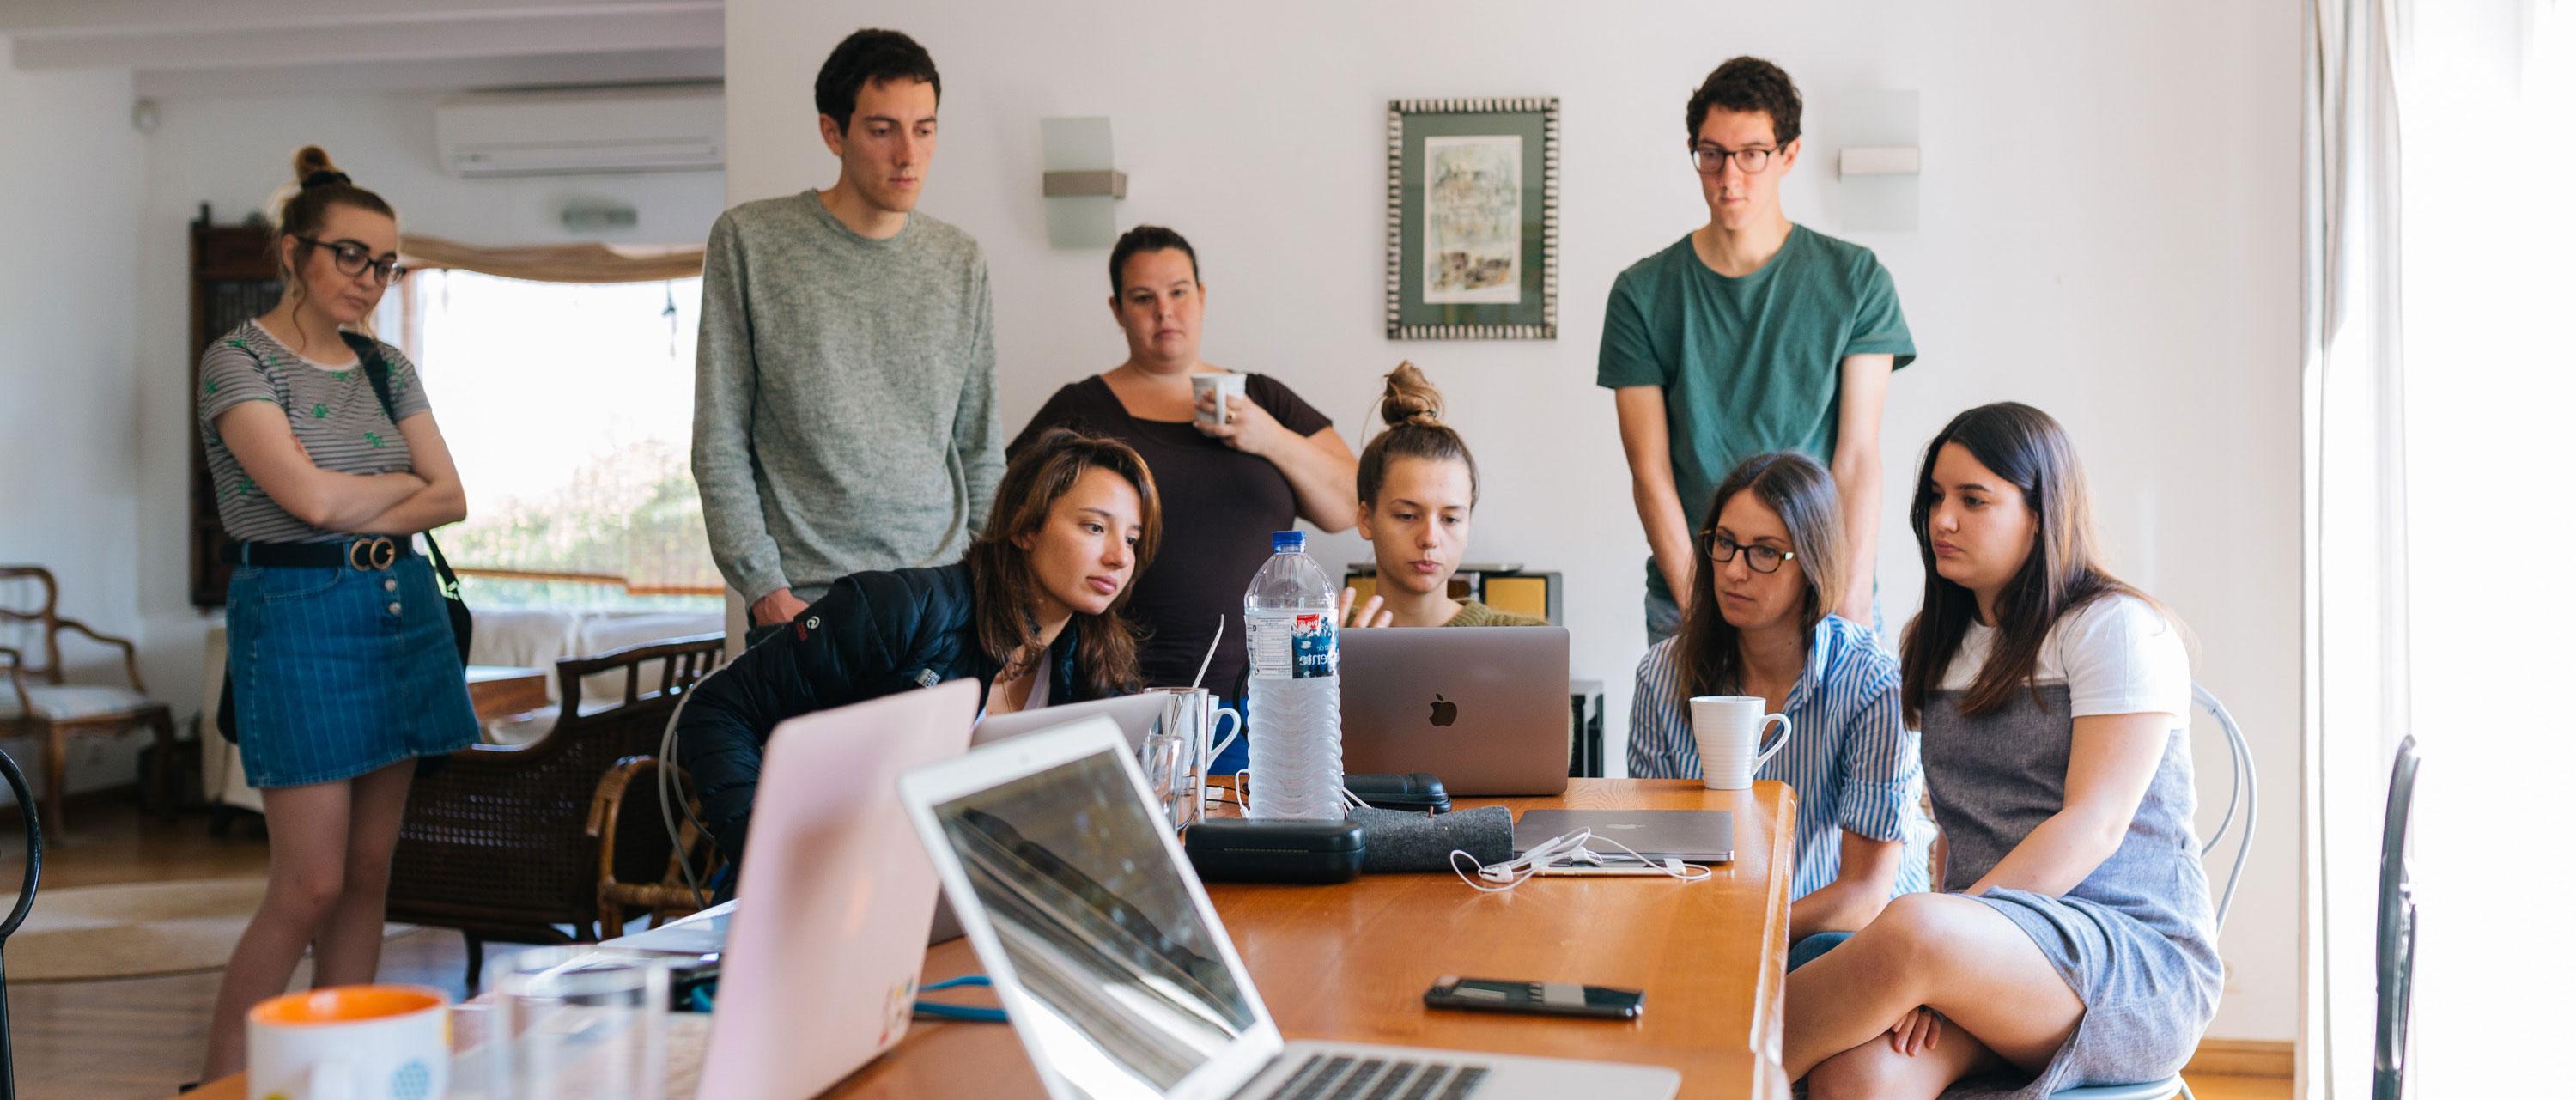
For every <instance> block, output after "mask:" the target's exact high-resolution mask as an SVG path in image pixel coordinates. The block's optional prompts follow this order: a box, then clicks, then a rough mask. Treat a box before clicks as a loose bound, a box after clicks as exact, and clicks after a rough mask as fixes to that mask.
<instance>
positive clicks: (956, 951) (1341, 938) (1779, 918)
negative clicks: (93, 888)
mask: <svg viewBox="0 0 2576 1100" xmlns="http://www.w3.org/2000/svg"><path fill="white" fill-rule="evenodd" d="M1457 805H1458V808H1460V809H1467V808H1472V807H1475V806H1482V805H1504V806H1509V807H1512V809H1513V811H1514V812H1515V814H1517V813H1518V812H1519V811H1520V810H1523V809H1533V808H1539V807H1563V808H1568V809H1597V810H1609V809H1655V810H1682V809H1712V810H1721V809H1722V810H1730V811H1733V813H1734V815H1735V858H1734V860H1733V861H1732V862H1729V863H1724V864H1720V865H1717V866H1716V867H1715V868H1714V869H1713V872H1712V874H1711V875H1710V876H1709V878H1708V879H1706V880H1705V881H1700V882H1690V883H1683V882H1676V881H1673V880H1671V879H1667V878H1660V877H1616V878H1585V877H1542V878H1536V879H1532V880H1529V881H1527V882H1525V883H1523V884H1522V885H1521V886H1520V887H1518V888H1516V889H1514V890H1511V891H1509V892H1505V893H1480V892H1478V891H1476V890H1474V889H1472V888H1470V887H1469V886H1468V885H1467V884H1466V883H1464V882H1462V881H1460V880H1459V878H1458V876H1456V875H1454V874H1448V873H1426V874H1373V875H1365V876H1362V877H1361V878H1360V879H1358V880H1357V881H1354V882H1350V883H1345V884H1341V885H1332V886H1302V885H1252V884H1237V883H1211V884H1209V886H1208V894H1209V897H1210V899H1211V900H1213V901H1214V902H1215V904H1216V908H1217V913H1218V915H1219V917H1220V918H1221V919H1222V920H1223V921H1224V922H1225V927H1226V932H1227V933H1228V934H1229V935H1230V936H1232V937H1233V940H1234V946H1235V949H1236V951H1237V952H1238V953H1239V954H1240V955H1241V956H1242V958H1243V962H1244V965H1245V967H1246V968H1248V969H1249V970H1250V971H1251V974H1252V979H1253V983H1254V986H1255V988H1256V989H1257V990H1258V991H1259V993H1260V996H1261V999H1262V1001H1263V1002H1264V1003H1265V1004H1266V1005H1267V1006H1268V1008H1269V1010H1270V1014H1271V1016H1272V1018H1273V1019H1274V1020H1275V1021H1276V1022H1277V1024H1278V1026H1279V1030H1280V1032H1281V1033H1282V1034H1283V1035H1284V1036H1285V1037H1287V1038H1288V1039H1291V1040H1296V1039H1321V1040H1341V1041H1346V1042H1362V1043H1384V1044H1391V1045H1399V1046H1421V1047H1436V1048H1446V1049H1453V1050H1467V1051H1491V1052H1495V1053H1502V1054H1521V1055H1537V1056H1544V1057H1554V1058H1571V1059H1582V1060H1595V1061H1614V1062H1635V1063H1644V1064H1651V1065H1661V1066H1670V1067H1672V1068H1674V1069H1676V1070H1679V1071H1680V1072H1681V1075H1682V1086H1681V1095H1682V1096H1684V1097H1692V1098H1700V1097H1707V1098H1725V1100H1739V1098H1750V1100H1786V1098H1787V1097H1788V1096H1789V1095H1790V1093H1789V1081H1788V1079H1787V1077H1786V1076H1784V1075H1783V1074H1782V1072H1781V1069H1780V1066H1779V1054H1780V1029H1781V992H1782V984H1783V968H1784V966H1785V964H1786V962H1787V957H1788V934H1789V881H1790V879H1791V877H1792V872H1793V870H1794V868H1795V864H1794V862H1793V859H1794V855H1795V839H1796V832H1795V828H1794V826H1795V823H1796V820H1797V795H1796V793H1795V792H1793V791H1791V790H1790V789H1789V788H1787V787H1786V786H1784V785H1782V784H1780V783H1776V782H1772V781H1768V780H1764V781H1759V782H1756V783H1755V784H1754V785H1753V788H1752V789H1751V790H1746V791H1712V790H1708V789H1706V788H1704V787H1702V786H1701V785H1700V783H1699V782H1698V781H1697V780H1632V779H1575V780H1571V781H1570V786H1569V787H1568V788H1567V790H1566V792H1565V793H1564V795H1562V796H1561V797H1551V798H1502V799H1478V798H1461V799H1458V800H1457ZM982 969H983V967H982V965H981V964H980V963H979V962H977V960H976V957H975V950H974V947H973V946H972V945H971V944H969V943H968V942H967V941H966V940H964V939H956V940H950V941H948V942H946V943H943V944H939V945H937V946H934V947H932V948H931V949H930V953H929V957H928V959H927V960H926V961H925V963H924V966H923V969H922V979H923V981H924V983H925V984H927V983H929V982H934V981H940V980H944V979H947V978H952V977H957V976H960V975H964V974H972V973H976V972H979V971H981V970H982ZM1445 975H1458V976H1464V977H1482V978H1503V979H1512V980H1530V981H1558V982H1580V983H1584V984H1590V985H1605V986H1615V987H1620V988H1627V989H1638V990H1643V991H1645V994H1646V998H1645V1011H1644V1012H1643V1013H1642V1014H1641V1015H1640V1017H1639V1018H1638V1019H1636V1020H1633V1021H1604V1020H1586V1019H1567V1018H1559V1017H1544V1016H1524V1015H1505V1014H1496V1013H1479V1012H1456V1011H1443V1010H1435V1009H1428V1008H1426V1007H1425V1006H1424V1005H1423V1003H1422V993H1423V990H1425V989H1427V988H1429V987H1430V986H1431V984H1432V983H1433V981H1434V980H1436V979H1438V978H1440V977H1442V976H1445ZM959 992H961V993H963V992H964V991H959ZM941 996H942V998H943V999H947V1000H950V1001H953V1002H956V1003H968V1004H972V1003H984V1004H990V1003H992V1001H991V1000H990V993H989V991H982V992H981V996H980V998H979V997H978V996H977V995H975V994H973V993H966V994H965V995H951V993H948V992H943V993H942V994H941ZM675 1034H676V1033H675ZM689 1034H690V1035H692V1036H693V1037H695V1041H703V1036H704V1034H705V1029H703V1028H696V1029H691V1031H690V1032H689ZM675 1053H677V1052H675ZM681 1056H682V1057H686V1055H685V1054H682V1055H681ZM691 1068H694V1067H691ZM675 1076H679V1075H678V1074H675ZM686 1076H688V1077H692V1078H693V1077H694V1076H695V1074H694V1073H689V1074H687V1075H686ZM676 1094H681V1095H684V1093H676ZM719 1094H720V1093H719ZM242 1096H243V1084H242V1081H241V1078H240V1077H238V1076H235V1077H230V1078H226V1079H224V1080H221V1081H216V1082H212V1083H210V1084H209V1085H208V1086H207V1087H206V1088H205V1089H203V1090H201V1091H199V1092H195V1093H190V1094H188V1100H237V1098H241V1097H242ZM823 1096H824V1097H826V1098H828V1100H875V1098H879V1097H903V1098H916V1097H944V1096H958V1097H976V1098H978V1100H988V1098H989V1100H1014V1098H1029V1100H1040V1098H1043V1097H1044V1096H1045V1092H1044V1090H1043V1088H1042V1087H1041V1086H1040V1084H1039V1082H1038V1078H1037V1073H1036V1071H1035V1070H1034V1069H1033V1068H1032V1067H1031V1066H1030V1063H1029V1059H1028V1055H1027V1052H1026V1050H1025V1048H1023V1047H1022V1046H1021V1044H1020V1041H1019V1038H1018V1036H1017V1035H1016V1034H1015V1033H1013V1032H1012V1030H1011V1029H1010V1028H1009V1027H1008V1026H1006V1025H999V1024H987V1023H969V1022H955V1021H944V1020H933V1019H929V1018H917V1019H916V1020H915V1021H914V1023H913V1025H912V1028H911V1030H910V1032H909V1033H908V1034H906V1035H905V1036H904V1038H903V1039H902V1041H900V1042H898V1043H897V1044H896V1045H895V1046H894V1047H893V1049H891V1050H888V1051H887V1052H886V1053H885V1054H884V1055H883V1056H881V1057H879V1058H878V1059H876V1060H875V1061H873V1062H871V1063H869V1064H868V1065H867V1066H865V1067H863V1068H862V1069H860V1070H859V1071H858V1072H857V1073H856V1074H853V1075H852V1076H851V1077H850V1078H848V1079H847V1080H844V1081H843V1082H841V1083H840V1084H839V1085H836V1086H834V1087H833V1088H832V1089H830V1090H828V1091H826V1092H825V1093H824V1094H823Z"/></svg>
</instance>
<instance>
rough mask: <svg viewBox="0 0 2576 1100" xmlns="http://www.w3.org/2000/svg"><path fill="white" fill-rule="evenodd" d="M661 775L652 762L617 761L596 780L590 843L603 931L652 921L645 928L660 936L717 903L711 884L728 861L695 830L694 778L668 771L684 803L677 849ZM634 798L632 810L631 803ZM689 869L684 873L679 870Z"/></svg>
mask: <svg viewBox="0 0 2576 1100" xmlns="http://www.w3.org/2000/svg"><path fill="white" fill-rule="evenodd" d="M662 767H663V765H662V763H661V761H659V760H657V759H655V758H654V757H650V756H630V757H627V758H626V759H624V760H620V761H618V762H617V766H616V767H613V768H610V769H608V774H607V775H603V776H600V777H599V790H598V793H596V794H595V795H593V796H592V798H591V800H590V835H591V836H592V837H593V838H594V839H596V840H597V841H598V842H599V927H600V928H602V929H610V928H623V927H625V926H626V922H627V921H630V920H633V919H635V918H636V917H637V916H639V915H641V916H645V917H648V918H650V921H649V924H648V927H653V928H659V927H661V926H662V922H663V921H666V920H671V919H673V918H677V917H685V916H688V915H689V914H691V913H695V912H697V911H698V910H700V909H704V908H706V907H707V904H708V902H709V901H711V900H712V897H711V895H710V893H709V889H708V884H709V883H710V882H712V881H714V879H715V873H716V869H717V867H718V866H719V864H720V861H721V860H722V858H723V857H722V855H721V853H719V852H718V851H717V850H716V845H715V838H714V837H712V836H709V835H708V834H707V833H706V831H705V830H702V829H700V828H698V821H699V820H700V817H701V815H700V813H699V810H698V799H697V796H696V795H695V794H694V793H692V792H691V791H690V789H689V774H688V773H687V772H685V771H682V770H681V769H680V766H679V765H677V764H673V765H670V769H671V774H672V775H673V776H674V777H676V778H677V779H678V781H679V788H680V800H681V802H684V803H686V805H687V807H688V813H686V814H685V815H683V816H682V817H681V819H680V822H679V829H678V832H679V839H680V844H679V846H678V847H677V848H674V847H672V845H671V832H670V830H669V827H668V826H666V825H665V824H664V823H663V820H662V797H661V791H660V790H658V789H656V788H655V787H654V786H653V784H654V783H655V782H657V781H658V780H659V779H660V777H661V771H660V769H661V768H662ZM630 794H631V795H633V796H634V802H633V803H632V804H630V803H629V802H628V801H627V797H628V795H630ZM676 806H677V804H675V808H676ZM684 864H685V865H686V866H687V868H688V870H687V872H686V873H683V871H682V870H681V868H682V866H683V865H684ZM693 877H694V882H693Z"/></svg>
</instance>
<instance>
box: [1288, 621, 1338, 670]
mask: <svg viewBox="0 0 2576 1100" xmlns="http://www.w3.org/2000/svg"><path fill="white" fill-rule="evenodd" d="M1289 636H1290V637H1291V638H1292V639H1293V640H1294V642H1295V644H1296V655H1297V656H1296V669H1297V671H1296V678H1297V679H1300V680H1304V679H1310V678H1321V677H1325V676H1331V675H1334V674H1336V673H1339V672H1340V671H1341V670H1342V648H1341V646H1339V645H1337V644H1335V641H1336V639H1335V636H1334V634H1333V617H1332V616H1330V615H1323V614H1316V613H1312V612H1309V613H1306V614H1302V615H1299V616H1297V623H1296V625H1295V626H1294V627H1292V628H1291V630H1290V635H1289Z"/></svg>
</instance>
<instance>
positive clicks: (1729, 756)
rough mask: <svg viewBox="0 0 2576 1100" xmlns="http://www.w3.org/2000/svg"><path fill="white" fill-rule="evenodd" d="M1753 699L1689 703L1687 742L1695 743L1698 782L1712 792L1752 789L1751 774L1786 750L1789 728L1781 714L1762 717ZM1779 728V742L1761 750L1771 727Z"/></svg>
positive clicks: (1715, 698) (1699, 697) (1726, 697)
mask: <svg viewBox="0 0 2576 1100" xmlns="http://www.w3.org/2000/svg"><path fill="white" fill-rule="evenodd" d="M1762 707H1763V700H1762V699H1761V697H1759V696H1754V695H1694V696H1692V697H1691V701H1690V717H1691V738H1692V739H1693V740H1695V741H1697V742H1698V743H1699V775H1700V780H1701V781H1702V782H1704V783H1706V784H1708V789H1710V790H1712V791H1740V790H1744V789H1746V788H1749V787H1751V786H1753V773H1754V771H1755V770H1757V769H1759V768H1761V767H1762V765H1763V764H1765V763H1767V762H1769V761H1770V759H1771V757H1772V756H1774V755H1776V754H1778V753H1779V751H1780V750H1781V749H1783V748H1786V747H1788V744H1789V736H1790V734H1791V732H1792V727H1791V726H1790V724H1789V716H1788V715H1785V714H1764V713H1762ZM1773 722H1778V723H1779V724H1780V737H1779V740H1777V741H1775V742H1773V743H1772V745H1771V747H1770V748H1767V749H1764V748H1761V745H1762V740H1763V735H1764V734H1765V733H1767V732H1769V730H1770V728H1771V723H1773Z"/></svg>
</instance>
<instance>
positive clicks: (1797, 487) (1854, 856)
mask: <svg viewBox="0 0 2576 1100" xmlns="http://www.w3.org/2000/svg"><path fill="white" fill-rule="evenodd" d="M1696 545H1697V546H1698V549H1699V556H1700V558H1701V562H1700V568H1697V569H1694V570H1692V571H1691V586H1690V598H1689V602H1688V603H1687V604H1686V605H1685V606H1684V607H1683V609H1682V622H1681V629H1680V630H1679V631H1678V632H1677V633H1675V634H1674V635H1673V636H1672V637H1670V638H1667V639H1665V640H1663V641H1661V642H1657V643H1655V645H1654V648H1652V649H1649V650H1647V651H1646V659H1645V660H1644V661H1642V662H1640V663H1639V664H1638V665H1637V693H1636V700H1635V703H1634V706H1633V709H1631V711H1630V712H1629V718H1628V774H1629V775H1631V776H1635V777H1638V778H1667V779H1696V778H1699V774H1700V760H1699V748H1698V743H1697V742H1696V741H1695V740H1694V739H1693V738H1692V736H1691V726H1690V700H1691V697H1692V696H1695V695H1750V696H1759V697H1760V698H1761V699H1762V702H1763V706H1762V710H1763V713H1765V714H1783V715H1787V716H1788V719H1789V727H1790V728H1789V732H1788V734H1786V736H1787V737H1788V738H1789V744H1788V745H1787V746H1785V747H1783V748H1782V749H1781V750H1780V751H1779V753H1778V755H1775V756H1773V757H1772V758H1771V759H1770V760H1768V761H1765V762H1764V763H1763V765H1762V767H1761V768H1760V769H1759V770H1758V771H1756V772H1755V773H1754V774H1755V776H1756V778H1761V779H1777V780H1780V781H1782V782H1784V783H1787V784H1789V786H1790V787H1792V788H1794V789H1796V790H1797V792H1798V865H1797V872H1796V876H1795V877H1794V878H1793V879H1792V880H1791V883H1790V888H1789V896H1790V898H1791V899H1792V903H1791V905H1790V907H1789V942H1790V945H1791V947H1790V952H1789V960H1790V967H1791V969H1795V968H1796V967H1797V966H1798V965H1799V964H1802V963H1804V962H1805V961H1807V960H1808V959H1810V958H1813V957H1814V956H1815V955H1816V954H1819V953H1821V952H1822V951H1824V950H1825V949H1827V948H1829V947H1830V946H1831V945H1832V944H1834V943H1836V942H1839V941H1840V940H1841V939H1842V938H1844V937H1845V936H1847V935H1848V934H1849V933H1851V932H1853V931H1856V930H1858V929H1860V928H1861V927H1863V926H1865V925H1867V924H1868V923H1869V922H1870V920H1871V919H1872V918H1874V917H1876V916H1877V915H1878V912H1879V910H1880V909H1882V908H1885V907H1886V905H1887V903H1888V899H1890V898H1892V897H1894V896H1896V895H1898V894H1905V893H1912V892H1915V891H1919V890H1925V889H1929V888H1930V882H1929V878H1930V874H1929V864H1928V862H1927V856H1928V850H1929V848H1930V844H1931V834H1932V829H1931V824H1930V822H1928V821H1926V820H1924V818H1923V814H1922V811H1921V809H1920V808H1919V802H1920V800H1921V797H1922V782H1923V754H1922V741H1921V738H1920V737H1919V736H1918V735H1917V734H1916V733H1915V732H1914V731H1913V730H1911V729H1908V728H1906V724H1905V721H1904V717H1903V711H1904V700H1903V698H1902V695H1901V692H1900V689H1901V687H1902V685H1903V679H1904V678H1903V675H1902V672H1901V670H1900V669H1899V668H1898V667H1897V662H1896V658H1895V657H1893V656H1891V655H1889V654H1888V653H1887V651H1885V650H1883V649H1880V648H1879V647H1878V643H1877V638H1876V636H1875V635H1873V634H1871V633H1870V631H1869V629H1868V628H1866V627H1863V626H1861V625H1860V624H1858V623H1854V622H1852V621H1851V620H1849V619H1845V618H1843V617H1842V616H1841V615H1838V614H1835V613H1834V611H1833V609H1834V608H1835V607H1836V606H1838V605H1839V603H1840V601H1841V597H1842V592H1843V585H1844V583H1845V579H1846V578H1847V577H1848V575H1849V574H1848V573H1847V571H1846V570H1845V569H1844V556H1845V554H1846V552H1847V543H1846V540H1845V539H1844V537H1843V520H1842V505H1841V501H1840V500H1839V499H1838V498H1837V497H1836V495H1835V493H1834V480H1833V475H1832V474H1830V473H1827V472H1826V471H1825V468H1824V467H1823V466H1821V465H1818V464H1817V463H1816V460H1814V459H1811V458H1808V457H1806V456H1805V455H1801V454H1797V453H1795V452H1789V451H1775V452H1772V453H1769V454H1759V455H1755V456H1753V457H1752V458H1749V459H1746V460H1744V462H1743V463H1742V464H1741V465H1738V466H1737V467H1736V468H1735V471H1734V472H1733V473H1730V474H1728V475H1727V477H1726V480H1725V481H1723V482H1721V483H1719V485H1718V487H1717V494H1716V498H1715V504H1714V505H1713V506H1712V507H1710V509H1709V512H1708V515H1707V517H1706V519H1705V520H1704V521H1703V522H1702V523H1701V524H1700V528H1699V532H1698V538H1697V540H1696Z"/></svg>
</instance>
